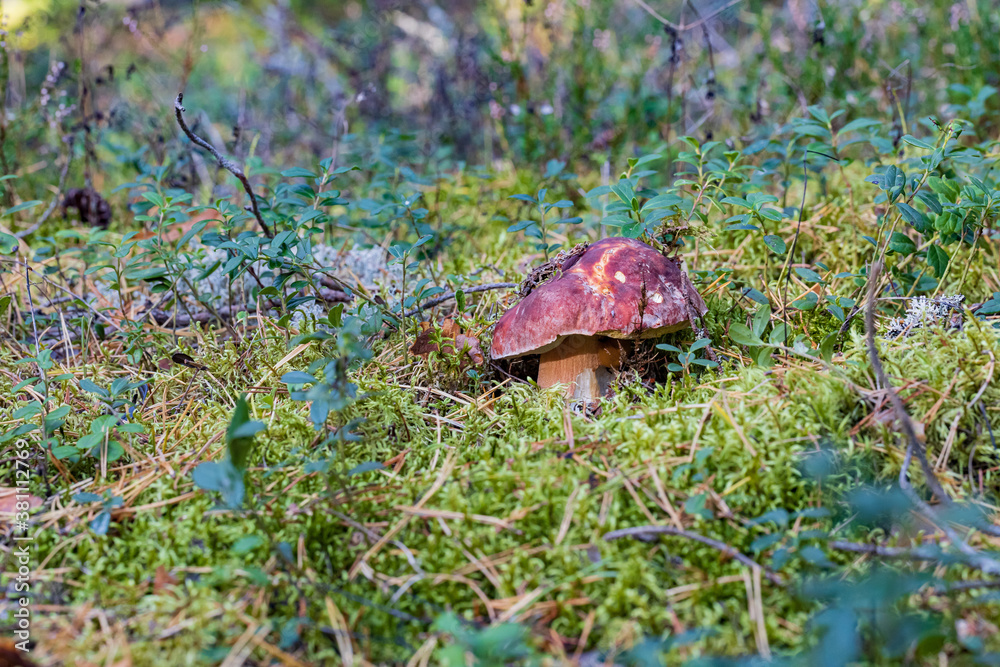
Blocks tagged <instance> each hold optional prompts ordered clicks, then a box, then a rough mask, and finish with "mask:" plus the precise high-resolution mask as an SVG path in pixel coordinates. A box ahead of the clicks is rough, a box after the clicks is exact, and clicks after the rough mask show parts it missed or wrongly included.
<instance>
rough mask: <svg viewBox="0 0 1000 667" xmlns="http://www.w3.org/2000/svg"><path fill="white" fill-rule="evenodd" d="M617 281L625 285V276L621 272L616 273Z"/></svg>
mask: <svg viewBox="0 0 1000 667" xmlns="http://www.w3.org/2000/svg"><path fill="white" fill-rule="evenodd" d="M615 280H617V281H618V282H620V283H624V282H625V274H624V273H622V272H621V271H615Z"/></svg>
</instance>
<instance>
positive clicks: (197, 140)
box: [174, 93, 274, 239]
mask: <svg viewBox="0 0 1000 667" xmlns="http://www.w3.org/2000/svg"><path fill="white" fill-rule="evenodd" d="M183 101H184V93H177V101H176V102H174V114H175V115H176V116H177V124H178V125H180V126H181V129H182V130H183V131H184V134H186V135H187V138H188V139H190V140H191V141H192V142H193V143H194V144H195V145H196V146H201V147H202V148H204V149H205V150H207V151H208V152H209V153H211V154H212V155H213V157H215V159H216V160H218V162H219V166H220V167H222V168H223V169H226V170H227V171H229V173H231V174H232V175H233V176H235V177H236V178H238V179H239V181H240V183H242V184H243V189H244V190H246V193H247V194H248V195H249V196H250V203H251V204H252V206H253V214H254V217H255V218H257V223H258V224H259V225H260V228H261V229H262V230H264V235H265V236H267V238H269V239H270V238H274V235H273V234H272V233H271V230H270V229H268V226H267V224H266V223H265V222H264V218H263V217H262V216H261V214H260V207H258V206H257V197H256V195H254V193H253V188H252V187H250V181H249V180H247V177H246V174H244V173H243V170H242V169H240V168H239V166H238V165H237V164H236V163H235V162H233V161H232V160H230V159H229V158H227V157H226V156H224V155H223V154H222V153H220V152H219V151H217V150H216V149H215V146H213V145H212V144H210V143H208V142H207V141H205V140H204V139H202V138H201V137H199V136H198V135H197V134H195V133H194V132H192V131H191V129H190V128H189V127H188V126H187V123H185V122H184V112H185V111H186V109H185V108H184V106H183V105H182V104H181V102H183Z"/></svg>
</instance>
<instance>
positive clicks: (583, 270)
mask: <svg viewBox="0 0 1000 667" xmlns="http://www.w3.org/2000/svg"><path fill="white" fill-rule="evenodd" d="M706 310H707V308H706V306H705V302H704V301H703V300H702V298H701V296H700V295H699V294H698V292H697V290H695V289H694V286H693V285H692V284H691V281H690V280H689V279H688V277H687V275H686V274H685V273H684V271H683V270H682V269H681V265H680V261H679V260H677V259H674V258H669V257H664V256H663V255H661V254H660V253H659V252H657V251H656V250H655V249H653V248H651V247H650V246H648V245H646V244H645V243H643V242H641V241H636V240H635V239H628V238H617V237H616V238H608V239H603V240H601V241H598V242H597V243H594V244H593V245H591V246H590V247H589V248H587V250H586V252H584V253H583V254H581V255H578V256H574V257H571V258H570V259H568V260H567V261H566V263H565V264H563V266H562V274H561V275H560V276H559V277H557V278H555V279H553V280H551V281H550V282H548V283H545V284H544V285H542V286H540V287H538V288H536V289H535V290H534V291H532V292H531V293H530V294H529V295H528V296H527V297H525V298H524V300H522V301H520V302H519V303H518V304H517V305H515V306H514V307H513V308H511V309H510V310H508V311H507V312H506V313H504V315H503V317H501V318H500V320H499V321H497V324H496V328H495V329H494V333H493V345H492V347H491V349H490V354H491V356H492V357H493V358H494V359H505V358H507V357H518V356H521V355H525V354H541V353H543V352H546V351H548V350H551V349H552V348H554V347H555V346H556V345H558V344H559V343H560V342H562V340H563V338H565V337H566V336H570V335H573V334H581V335H584V336H609V337H611V338H651V337H654V336H658V335H660V334H663V333H667V332H669V331H677V330H678V329H683V328H684V327H686V326H688V323H689V322H690V313H691V312H692V311H693V312H695V313H697V314H699V315H702V314H704V313H705V311H706Z"/></svg>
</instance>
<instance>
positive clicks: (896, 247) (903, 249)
mask: <svg viewBox="0 0 1000 667" xmlns="http://www.w3.org/2000/svg"><path fill="white" fill-rule="evenodd" d="M889 250H892V251H893V252H897V253H899V254H900V255H912V254H913V253H915V252H916V251H917V246H916V244H915V243H914V242H913V241H912V240H910V237H909V236H907V235H906V234H902V233H900V232H893V233H892V236H891V237H890V238H889Z"/></svg>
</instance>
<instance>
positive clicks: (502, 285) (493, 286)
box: [403, 283, 517, 317]
mask: <svg viewBox="0 0 1000 667" xmlns="http://www.w3.org/2000/svg"><path fill="white" fill-rule="evenodd" d="M511 287H517V283H490V284H488V285H476V286H475V287H470V288H469V289H463V290H462V292H464V293H465V294H475V293H476V292H486V291H489V290H494V289H505V288H511ZM454 298H455V292H448V293H447V294H442V295H441V296H439V297H437V298H436V299H431V300H430V301H425V302H424V303H422V304H421V305H419V306H417V307H416V308H414V309H412V310H408V311H406V312H405V313H403V317H413V316H414V315H416V314H417V313H419V312H420V311H421V310H426V309H428V308H433V307H434V306H437V305H438V304H442V303H444V302H445V301H447V300H449V299H454Z"/></svg>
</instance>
